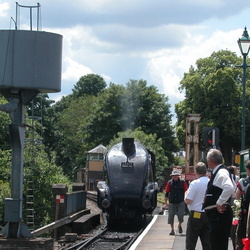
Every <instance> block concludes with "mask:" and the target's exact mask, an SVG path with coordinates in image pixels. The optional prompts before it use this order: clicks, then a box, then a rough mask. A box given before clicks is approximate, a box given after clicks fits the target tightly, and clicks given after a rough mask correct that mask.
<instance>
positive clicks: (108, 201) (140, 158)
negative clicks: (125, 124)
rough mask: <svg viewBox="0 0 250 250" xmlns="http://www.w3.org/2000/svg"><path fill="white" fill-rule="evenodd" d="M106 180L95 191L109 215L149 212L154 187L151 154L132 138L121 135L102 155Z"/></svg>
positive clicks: (133, 214) (126, 216) (122, 216)
mask: <svg viewBox="0 0 250 250" xmlns="http://www.w3.org/2000/svg"><path fill="white" fill-rule="evenodd" d="M105 168H106V172H107V183H102V187H101V188H99V190H98V205H99V207H100V208H101V209H102V210H103V211H105V212H107V213H108V216H109V218H110V219H111V218H112V219H115V218H123V219H134V218H136V217H138V218H141V217H142V214H145V213H146V212H152V210H153V209H154V208H155V206H156V204H155V203H156V195H157V191H156V189H157V187H156V184H155V183H154V182H153V173H152V165H151V155H150V154H149V152H148V150H147V149H145V148H144V147H143V146H142V145H141V144H139V143H138V142H135V141H134V138H123V141H122V143H118V144H116V145H115V146H114V147H112V148H111V149H110V150H109V151H108V153H107V155H106V157H105Z"/></svg>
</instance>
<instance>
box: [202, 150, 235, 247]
mask: <svg viewBox="0 0 250 250" xmlns="http://www.w3.org/2000/svg"><path fill="white" fill-rule="evenodd" d="M222 163H223V157H222V154H221V152H220V151H219V150H218V149H210V150H209V151H208V153H207V164H208V167H209V168H210V169H211V170H212V175H211V178H210V181H209V183H208V186H207V191H206V196H205V201H204V208H205V211H206V214H207V217H208V221H209V226H210V241H211V248H212V249H213V250H227V249H228V238H229V236H230V230H231V226H232V220H233V211H232V208H231V206H230V199H231V197H232V196H234V194H235V186H234V182H233V180H232V179H231V176H230V174H229V172H228V170H227V169H226V168H225V166H224V165H223V164H222Z"/></svg>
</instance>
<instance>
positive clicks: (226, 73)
mask: <svg viewBox="0 0 250 250" xmlns="http://www.w3.org/2000/svg"><path fill="white" fill-rule="evenodd" d="M241 61H242V60H241V59H240V58H238V57H237V56H236V54H235V53H233V52H230V51H228V50H221V51H218V52H214V53H212V54H211V56H210V57H207V58H203V59H199V60H197V62H196V68H195V67H193V66H191V67H190V69H189V72H188V73H186V74H185V75H184V77H183V79H182V81H181V83H180V90H181V91H185V99H184V100H183V101H182V102H180V103H178V104H176V106H175V111H176V114H177V135H178V137H179V139H180V141H182V142H183V143H184V142H185V139H184V135H185V133H184V131H185V121H186V115H187V114H188V113H196V114H197V113H198V114H201V122H200V131H201V137H202V132H203V129H204V128H205V127H217V128H219V130H220V143H219V146H220V149H221V151H222V153H223V155H224V158H225V161H226V164H227V165H230V164H232V150H235V151H236V152H238V151H239V150H240V138H241V137H240V133H241V111H242V107H241V106H242V105H241V102H242V101H241V100H242V84H241V83H242V69H240V68H236V67H235V65H238V64H240V63H241ZM246 93H247V95H246V96H247V101H246V103H247V111H246V124H248V125H247V126H246V138H247V140H246V145H248V146H249V145H250V144H249V143H250V141H249V139H248V138H249V135H250V134H249V133H250V128H249V126H250V123H249V122H250V117H249V115H250V112H249V108H250V105H249V101H250V95H249V94H250V89H249V84H247V90H246Z"/></svg>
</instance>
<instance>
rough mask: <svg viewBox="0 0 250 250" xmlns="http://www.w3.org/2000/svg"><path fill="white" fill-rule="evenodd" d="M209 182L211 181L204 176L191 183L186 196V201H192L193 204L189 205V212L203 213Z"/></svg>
mask: <svg viewBox="0 0 250 250" xmlns="http://www.w3.org/2000/svg"><path fill="white" fill-rule="evenodd" d="M208 182H209V179H208V178H207V177H206V176H202V177H200V178H199V179H197V180H194V181H192V182H191V183H190V185H189V188H188V190H187V192H186V195H185V199H189V200H192V203H190V204H188V205H187V207H188V210H189V211H198V212H203V210H202V203H203V200H204V197H205V194H206V190H207V183H208Z"/></svg>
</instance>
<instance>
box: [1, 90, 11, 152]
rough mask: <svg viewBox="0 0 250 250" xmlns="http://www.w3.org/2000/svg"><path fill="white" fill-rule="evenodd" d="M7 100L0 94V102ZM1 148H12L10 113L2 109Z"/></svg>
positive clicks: (4, 102) (3, 102)
mask: <svg viewBox="0 0 250 250" xmlns="http://www.w3.org/2000/svg"><path fill="white" fill-rule="evenodd" d="M6 103H7V100H6V99H5V98H4V97H2V96H1V95H0V104H6ZM0 117H1V118H0V149H1V150H7V149H10V147H11V146H10V133H9V124H10V123H11V119H10V115H9V114H8V113H5V112H3V111H0Z"/></svg>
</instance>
